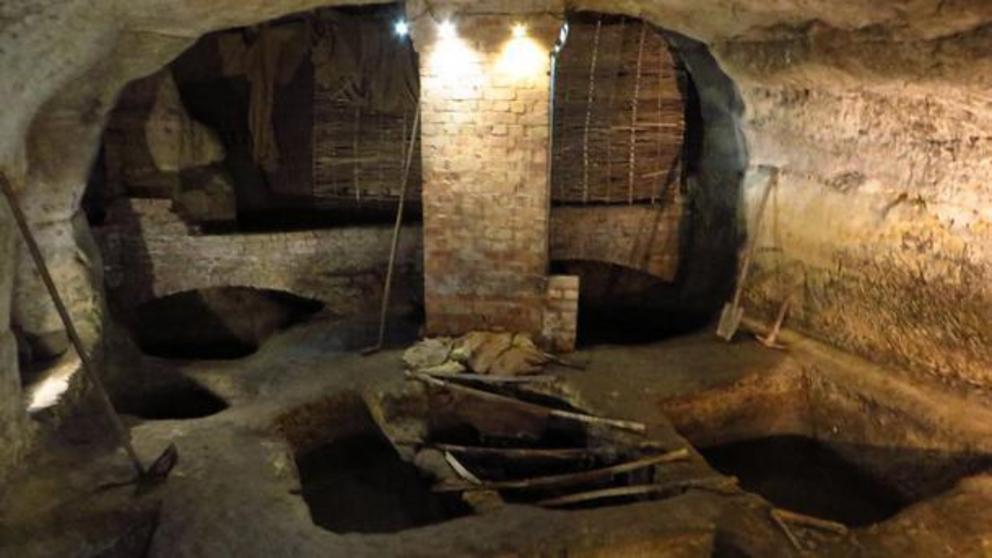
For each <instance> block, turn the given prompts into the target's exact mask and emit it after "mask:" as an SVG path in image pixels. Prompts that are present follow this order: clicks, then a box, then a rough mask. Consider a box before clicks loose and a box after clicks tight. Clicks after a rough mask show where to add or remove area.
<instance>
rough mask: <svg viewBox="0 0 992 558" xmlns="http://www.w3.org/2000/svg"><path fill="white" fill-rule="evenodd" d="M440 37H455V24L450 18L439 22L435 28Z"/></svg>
mask: <svg viewBox="0 0 992 558" xmlns="http://www.w3.org/2000/svg"><path fill="white" fill-rule="evenodd" d="M437 31H438V34H440V35H441V38H442V39H453V38H454V37H455V24H454V23H452V22H451V20H450V19H446V20H444V21H442V22H441V24H440V25H439V26H438V28H437Z"/></svg>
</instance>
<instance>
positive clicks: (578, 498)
mask: <svg viewBox="0 0 992 558" xmlns="http://www.w3.org/2000/svg"><path fill="white" fill-rule="evenodd" d="M736 486H737V479H735V478H733V477H716V478H712V479H689V480H684V481H677V482H671V483H665V484H635V485H631V486H614V487H611V488H602V489H599V490H590V491H588V492H579V493H577V494H569V495H567V496H560V497H557V498H549V499H547V500H541V501H539V502H537V505H538V506H546V507H557V506H567V505H570V504H580V503H582V502H593V501H596V500H607V499H611V498H621V497H624V496H645V495H649V494H652V495H664V494H672V493H673V492H678V491H684V490H689V489H692V488H696V489H701V490H713V491H716V492H719V493H721V494H735V493H737V490H736Z"/></svg>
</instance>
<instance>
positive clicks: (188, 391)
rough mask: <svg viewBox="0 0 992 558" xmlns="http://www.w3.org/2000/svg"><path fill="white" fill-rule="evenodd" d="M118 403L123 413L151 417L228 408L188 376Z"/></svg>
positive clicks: (190, 415)
mask: <svg viewBox="0 0 992 558" xmlns="http://www.w3.org/2000/svg"><path fill="white" fill-rule="evenodd" d="M115 404H116V406H117V409H118V410H119V411H120V412H122V413H124V414H127V415H133V416H136V417H140V418H143V419H148V420H169V419H193V418H202V417H207V416H210V415H214V414H217V413H219V412H221V411H223V410H224V409H226V408H227V403H226V402H225V401H224V400H223V399H221V398H219V397H217V396H216V395H214V394H213V393H211V392H210V391H208V390H206V389H204V388H202V387H200V386H199V385H197V384H196V383H195V382H193V381H191V380H185V379H184V380H181V381H174V382H169V383H168V384H165V385H162V386H157V387H151V388H149V389H147V390H145V391H143V392H142V393H140V394H138V395H136V396H131V397H127V398H120V399H119V400H118V401H115Z"/></svg>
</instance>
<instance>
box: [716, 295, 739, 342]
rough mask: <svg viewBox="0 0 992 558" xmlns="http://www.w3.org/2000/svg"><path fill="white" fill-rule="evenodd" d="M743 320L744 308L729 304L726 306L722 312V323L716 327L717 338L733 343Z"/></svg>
mask: <svg viewBox="0 0 992 558" xmlns="http://www.w3.org/2000/svg"><path fill="white" fill-rule="evenodd" d="M743 318H744V309H743V308H741V307H740V306H734V305H732V304H729V303H728V304H724V305H723V311H722V312H720V323H718V324H717V326H716V335H717V337H719V338H721V339H723V340H724V341H727V342H729V341H732V340H733V339H734V335H735V334H736V333H737V328H739V327H740V325H741V320H742V319H743Z"/></svg>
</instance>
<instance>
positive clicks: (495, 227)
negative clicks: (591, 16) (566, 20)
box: [413, 14, 561, 335]
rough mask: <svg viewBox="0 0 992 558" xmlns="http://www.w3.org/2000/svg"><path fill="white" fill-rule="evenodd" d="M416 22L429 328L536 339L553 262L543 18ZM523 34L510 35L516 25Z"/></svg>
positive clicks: (547, 42) (548, 26)
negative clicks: (443, 26) (446, 27)
mask: <svg viewBox="0 0 992 558" xmlns="http://www.w3.org/2000/svg"><path fill="white" fill-rule="evenodd" d="M452 21H453V22H454V24H455V33H454V36H449V37H445V36H443V33H441V32H440V29H439V25H438V24H437V22H435V21H434V20H432V19H431V18H430V17H422V18H419V19H418V20H416V23H415V25H414V29H413V36H414V42H415V44H416V46H417V50H418V51H419V53H420V77H421V106H422V110H423V127H422V135H421V138H422V144H423V164H424V186H423V204H424V272H425V278H424V283H425V303H426V312H427V329H428V331H429V333H430V334H454V333H460V332H464V331H467V330H472V329H506V330H512V331H522V332H529V333H532V334H534V335H540V333H541V330H542V325H543V314H544V305H545V304H544V303H545V291H546V288H547V281H546V274H547V266H548V183H547V157H548V101H549V91H550V84H549V76H548V70H549V54H550V51H551V47H552V45H553V44H554V40H555V38H556V37H557V36H558V32H559V29H560V25H561V23H560V21H559V20H557V19H555V18H552V17H550V16H546V15H541V16H534V15H531V16H511V15H507V16H502V15H501V16H489V15H486V16H482V15H466V14H462V15H458V16H455V17H454V18H453V20H452ZM519 23H522V24H524V25H526V36H525V37H519V38H514V37H513V33H512V29H513V26H514V25H516V24H519Z"/></svg>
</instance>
